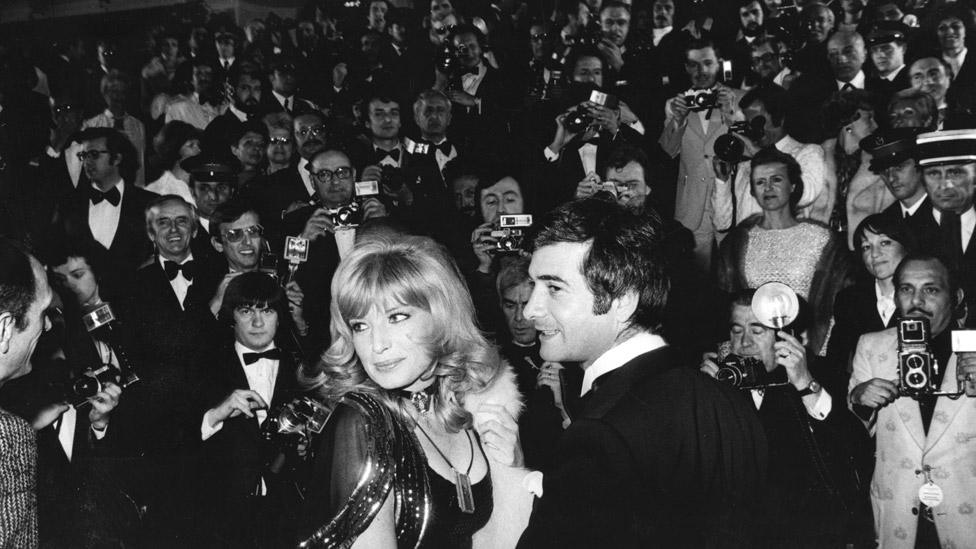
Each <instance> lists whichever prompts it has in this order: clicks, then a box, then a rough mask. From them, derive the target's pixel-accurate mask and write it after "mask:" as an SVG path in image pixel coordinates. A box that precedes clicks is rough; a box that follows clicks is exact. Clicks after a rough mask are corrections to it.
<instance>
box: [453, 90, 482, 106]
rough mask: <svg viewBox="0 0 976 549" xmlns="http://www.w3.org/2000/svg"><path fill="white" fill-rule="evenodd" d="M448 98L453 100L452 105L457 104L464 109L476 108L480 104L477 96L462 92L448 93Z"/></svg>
mask: <svg viewBox="0 0 976 549" xmlns="http://www.w3.org/2000/svg"><path fill="white" fill-rule="evenodd" d="M447 96H448V97H450V98H451V102H452V103H457V104H458V105H461V106H462V107H474V106H475V105H477V104H478V99H477V98H476V97H475V96H473V95H471V94H470V93H468V92H465V91H462V90H450V91H448V92H447Z"/></svg>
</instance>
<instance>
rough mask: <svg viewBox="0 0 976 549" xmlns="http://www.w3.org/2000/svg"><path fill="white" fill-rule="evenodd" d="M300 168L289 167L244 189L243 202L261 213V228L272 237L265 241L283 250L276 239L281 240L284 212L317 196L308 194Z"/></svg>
mask: <svg viewBox="0 0 976 549" xmlns="http://www.w3.org/2000/svg"><path fill="white" fill-rule="evenodd" d="M298 170H299V168H298V165H297V164H296V165H294V166H290V167H288V168H285V169H283V170H278V171H276V172H275V173H273V174H271V175H269V176H266V177H257V178H255V179H253V180H251V181H250V182H249V183H248V184H247V186H245V187H244V188H243V189H241V191H240V193H241V194H242V196H243V199H244V200H245V201H246V202H247V203H248V204H250V205H251V206H252V207H254V208H255V210H256V211H257V212H258V215H259V216H260V217H261V225H263V226H264V228H265V230H266V231H268V232H269V233H270V235H266V236H265V239H266V240H268V241H269V242H271V243H272V244H274V245H277V246H281V245H282V243H281V242H278V240H280V239H278V238H275V237H276V236H280V231H281V226H282V225H281V221H282V217H283V214H284V211H285V210H286V209H287V208H288V206H290V205H291V204H292V203H293V202H308V201H309V200H310V199H311V198H312V196H314V194H311V195H310V194H309V192H308V189H307V188H306V187H305V183H303V182H302V178H301V176H300V175H299V174H298Z"/></svg>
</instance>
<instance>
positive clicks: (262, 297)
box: [217, 271, 288, 326]
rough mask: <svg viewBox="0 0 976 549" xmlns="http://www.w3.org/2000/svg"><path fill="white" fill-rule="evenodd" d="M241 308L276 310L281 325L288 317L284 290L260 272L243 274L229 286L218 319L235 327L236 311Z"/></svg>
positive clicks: (236, 277)
mask: <svg viewBox="0 0 976 549" xmlns="http://www.w3.org/2000/svg"><path fill="white" fill-rule="evenodd" d="M241 307H267V308H269V309H274V310H275V311H276V312H277V313H278V322H279V323H280V322H284V320H285V319H286V318H287V315H288V308H287V300H286V299H285V292H284V290H282V289H281V286H280V285H279V284H278V282H277V281H275V279H273V278H271V277H270V276H268V275H267V274H265V273H262V272H260V271H252V272H248V273H241V274H239V275H237V276H235V277H234V279H233V280H231V281H230V283H228V284H227V290H226V291H224V300H223V302H221V304H220V313H219V314H218V315H217V318H218V319H219V320H220V322H221V323H222V324H225V325H228V326H233V325H234V311H235V310H237V309H239V308H241ZM279 326H280V324H279Z"/></svg>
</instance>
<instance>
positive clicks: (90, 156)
mask: <svg viewBox="0 0 976 549" xmlns="http://www.w3.org/2000/svg"><path fill="white" fill-rule="evenodd" d="M110 152H112V151H108V150H99V149H89V150H87V151H79V152H78V154H77V155H76V156H77V157H78V160H80V161H82V162H84V161H85V160H98V159H99V157H101V156H102V155H103V154H109V153H110Z"/></svg>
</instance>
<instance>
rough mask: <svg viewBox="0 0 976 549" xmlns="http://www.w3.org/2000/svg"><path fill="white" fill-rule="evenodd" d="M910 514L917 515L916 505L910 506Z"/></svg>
mask: <svg viewBox="0 0 976 549" xmlns="http://www.w3.org/2000/svg"><path fill="white" fill-rule="evenodd" d="M912 514H913V515H916V516H918V507H912Z"/></svg>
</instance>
